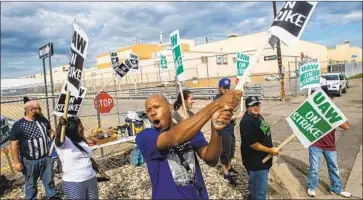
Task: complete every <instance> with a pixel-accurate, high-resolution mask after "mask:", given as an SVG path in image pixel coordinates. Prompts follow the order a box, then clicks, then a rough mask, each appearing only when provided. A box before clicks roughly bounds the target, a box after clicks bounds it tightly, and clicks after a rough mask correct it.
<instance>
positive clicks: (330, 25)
mask: <svg viewBox="0 0 363 200" xmlns="http://www.w3.org/2000/svg"><path fill="white" fill-rule="evenodd" d="M282 3H283V2H278V3H277V10H279V9H280V8H281V6H282ZM75 18H76V19H77V24H79V25H80V26H81V27H82V28H83V30H84V31H85V32H86V33H87V35H88V37H89V47H88V55H87V59H86V63H85V67H86V68H90V67H95V66H96V57H97V55H99V54H102V53H106V52H109V51H110V50H116V49H118V48H120V47H121V46H128V45H131V44H133V43H134V41H135V39H136V38H139V37H140V36H141V37H142V42H143V43H155V44H156V43H158V42H159V31H162V32H163V35H164V37H163V39H164V41H167V39H168V35H169V33H170V32H172V31H174V30H176V29H179V31H180V37H181V38H182V39H195V40H196V43H197V44H202V43H203V42H205V38H206V37H208V40H209V42H213V41H217V40H221V39H225V38H226V35H228V34H230V33H235V34H238V35H248V34H252V33H256V32H261V31H267V30H268V28H269V27H270V25H271V23H272V20H273V10H272V2H1V78H2V79H3V78H18V77H22V76H27V75H34V74H36V73H42V71H43V66H42V60H41V59H39V55H38V48H39V47H40V46H41V45H43V44H46V43H48V42H52V43H53V46H54V55H53V56H52V66H53V67H58V66H61V65H65V64H68V62H69V51H70V43H71V33H72V25H73V22H74V19H75ZM301 39H302V40H305V41H310V42H314V43H318V44H322V45H325V46H328V47H331V48H334V47H335V45H336V44H341V43H343V41H344V40H349V41H350V44H351V46H358V47H361V48H362V3H361V2H319V3H318V5H317V7H316V9H315V12H314V13H313V16H312V17H311V19H310V22H309V24H308V25H307V27H306V29H305V31H304V33H303V34H302V36H301ZM46 66H48V64H47V63H46Z"/></svg>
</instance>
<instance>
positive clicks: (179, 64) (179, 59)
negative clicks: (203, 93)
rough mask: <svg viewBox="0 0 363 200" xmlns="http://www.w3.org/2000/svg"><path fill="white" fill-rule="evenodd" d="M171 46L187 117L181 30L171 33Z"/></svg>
mask: <svg viewBox="0 0 363 200" xmlns="http://www.w3.org/2000/svg"><path fill="white" fill-rule="evenodd" d="M169 37H170V44H171V47H172V52H173V59H174V66H175V71H176V76H177V82H178V85H179V92H180V96H181V100H182V105H183V109H184V115H185V116H188V115H187V109H186V107H185V100H184V94H183V88H182V86H181V82H183V81H185V71H184V63H183V56H182V49H181V46H180V35H179V30H175V31H173V32H171V33H170V35H169Z"/></svg>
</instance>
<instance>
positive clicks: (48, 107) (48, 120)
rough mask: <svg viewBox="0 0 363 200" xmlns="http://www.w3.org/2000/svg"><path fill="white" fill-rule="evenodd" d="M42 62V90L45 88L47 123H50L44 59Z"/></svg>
mask: <svg viewBox="0 0 363 200" xmlns="http://www.w3.org/2000/svg"><path fill="white" fill-rule="evenodd" d="M42 60H43V76H44V88H45V103H46V106H47V115H48V121H50V115H49V103H48V88H47V71H46V70H45V58H43V59H42Z"/></svg>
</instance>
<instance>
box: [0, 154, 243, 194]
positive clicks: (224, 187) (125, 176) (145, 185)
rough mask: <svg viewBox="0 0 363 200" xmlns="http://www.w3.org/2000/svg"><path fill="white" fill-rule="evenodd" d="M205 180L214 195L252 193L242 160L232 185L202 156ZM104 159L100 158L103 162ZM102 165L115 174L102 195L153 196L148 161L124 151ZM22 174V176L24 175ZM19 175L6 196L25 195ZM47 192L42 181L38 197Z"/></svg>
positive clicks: (58, 183) (103, 184) (59, 185)
mask: <svg viewBox="0 0 363 200" xmlns="http://www.w3.org/2000/svg"><path fill="white" fill-rule="evenodd" d="M199 162H200V165H201V168H202V173H203V176H204V181H205V183H206V186H207V190H208V193H209V197H210V198H211V199H242V198H244V197H246V196H247V195H248V191H247V187H248V178H247V174H246V171H245V170H244V168H243V167H242V166H241V164H240V163H238V162H236V160H235V161H234V162H233V166H234V168H235V169H236V170H238V171H239V172H240V173H239V174H238V175H237V177H236V180H237V182H238V183H239V185H238V186H237V187H235V188H233V187H230V186H229V185H228V184H227V183H226V182H224V180H223V177H222V175H221V174H222V171H221V167H219V166H217V167H209V166H207V165H206V164H205V163H204V162H202V161H201V160H199ZM99 163H100V162H99ZM102 168H103V169H106V173H107V174H108V175H109V176H110V177H111V180H110V181H108V182H101V183H99V184H98V187H99V197H100V199H114V198H118V199H149V198H150V197H151V183H150V178H149V174H148V172H147V168H146V164H144V165H142V166H139V167H136V168H135V167H133V166H132V165H130V163H129V161H128V157H125V156H124V155H122V154H121V153H117V154H113V155H112V157H107V158H105V159H104V160H103V161H102ZM20 177H21V176H20ZM20 177H18V179H17V181H16V182H15V183H14V185H13V189H12V190H9V191H6V192H5V194H4V195H3V196H2V197H1V198H2V199H8V198H9V199H14V198H24V197H25V196H24V188H23V185H24V182H23V180H22V179H21V178H20ZM55 181H56V186H57V189H58V190H59V191H62V183H61V180H60V179H57V178H55ZM44 196H45V192H44V188H43V186H42V183H41V182H39V184H38V198H42V197H44Z"/></svg>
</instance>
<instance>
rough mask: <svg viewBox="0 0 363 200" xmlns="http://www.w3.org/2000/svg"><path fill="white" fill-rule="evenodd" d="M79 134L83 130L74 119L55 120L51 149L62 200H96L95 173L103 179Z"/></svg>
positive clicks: (79, 123) (76, 118)
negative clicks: (60, 181)
mask: <svg viewBox="0 0 363 200" xmlns="http://www.w3.org/2000/svg"><path fill="white" fill-rule="evenodd" d="M62 125H66V131H65V137H64V143H62V142H61V141H60V135H61V129H62ZM83 134H84V127H83V125H82V123H81V121H80V119H79V118H78V117H76V116H74V117H68V119H67V120H65V119H64V118H63V117H60V118H59V123H58V126H57V130H56V138H55V148H56V151H57V154H58V157H59V159H60V161H61V163H62V171H63V177H62V179H63V192H64V196H65V198H66V199H98V188H97V178H96V173H95V171H96V172H99V173H100V174H101V175H103V176H106V177H107V175H105V173H104V172H103V171H102V170H100V169H99V167H98V165H97V163H96V162H95V161H94V160H93V159H92V149H91V148H90V147H89V146H88V144H87V143H86V140H85V138H84V136H83Z"/></svg>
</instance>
